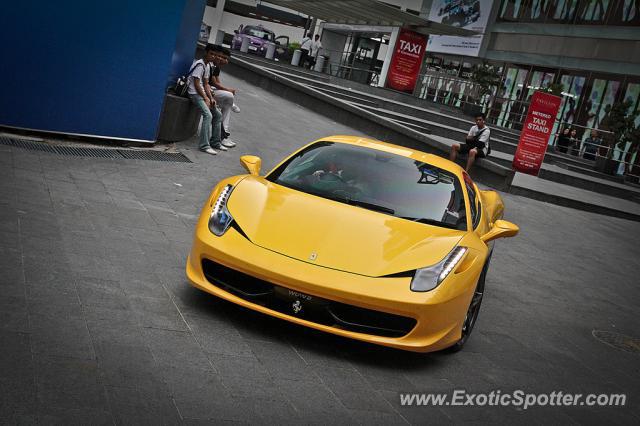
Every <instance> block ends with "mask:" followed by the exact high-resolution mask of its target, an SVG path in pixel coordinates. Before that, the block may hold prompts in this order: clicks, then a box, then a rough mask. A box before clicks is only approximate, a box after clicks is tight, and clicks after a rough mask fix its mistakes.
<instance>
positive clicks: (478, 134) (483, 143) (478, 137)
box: [474, 127, 491, 155]
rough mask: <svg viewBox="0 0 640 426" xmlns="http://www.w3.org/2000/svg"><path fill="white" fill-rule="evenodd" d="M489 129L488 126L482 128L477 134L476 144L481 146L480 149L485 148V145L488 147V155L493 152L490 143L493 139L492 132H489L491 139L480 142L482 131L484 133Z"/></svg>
mask: <svg viewBox="0 0 640 426" xmlns="http://www.w3.org/2000/svg"><path fill="white" fill-rule="evenodd" d="M485 130H487V128H486V127H485V128H483V129H482V130H480V131H479V132H478V133H477V134H476V135H475V136H474V138H475V145H476V146H477V147H479V148H480V149H482V148H484V147H485V146H486V147H487V155H489V154H491V145H490V144H489V141H490V140H491V134H489V139H487V142H486V143H485V142H480V140H479V139H480V135H481V134H482V133H484V131H485Z"/></svg>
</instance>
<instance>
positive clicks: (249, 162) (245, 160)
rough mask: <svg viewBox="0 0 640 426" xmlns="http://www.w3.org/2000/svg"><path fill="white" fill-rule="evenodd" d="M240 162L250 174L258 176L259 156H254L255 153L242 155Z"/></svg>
mask: <svg viewBox="0 0 640 426" xmlns="http://www.w3.org/2000/svg"><path fill="white" fill-rule="evenodd" d="M240 164H242V167H244V168H245V169H246V170H247V171H248V172H249V173H251V174H252V175H254V176H260V166H261V165H262V160H261V159H260V157H256V156H255V155H243V156H242V157H240Z"/></svg>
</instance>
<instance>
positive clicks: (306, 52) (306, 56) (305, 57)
mask: <svg viewBox="0 0 640 426" xmlns="http://www.w3.org/2000/svg"><path fill="white" fill-rule="evenodd" d="M300 51H301V52H302V55H300V62H299V63H298V66H299V67H303V68H304V67H305V66H306V63H307V61H308V60H309V50H307V49H300Z"/></svg>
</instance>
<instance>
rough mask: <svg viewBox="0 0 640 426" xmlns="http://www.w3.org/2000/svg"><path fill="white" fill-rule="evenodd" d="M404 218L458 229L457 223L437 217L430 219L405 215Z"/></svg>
mask: <svg viewBox="0 0 640 426" xmlns="http://www.w3.org/2000/svg"><path fill="white" fill-rule="evenodd" d="M402 219H407V220H410V221H412V222H418V223H426V224H427V225H435V226H442V227H443V228H450V229H457V228H456V226H455V225H452V224H450V223H446V222H441V221H439V220H435V219H429V218H428V217H417V218H416V217H403V218H402Z"/></svg>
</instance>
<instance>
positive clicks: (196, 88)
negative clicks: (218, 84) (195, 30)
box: [187, 45, 222, 155]
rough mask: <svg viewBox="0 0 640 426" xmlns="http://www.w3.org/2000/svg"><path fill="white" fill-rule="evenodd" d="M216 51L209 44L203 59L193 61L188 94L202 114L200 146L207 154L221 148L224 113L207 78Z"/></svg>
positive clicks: (214, 152)
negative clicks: (218, 106)
mask: <svg viewBox="0 0 640 426" xmlns="http://www.w3.org/2000/svg"><path fill="white" fill-rule="evenodd" d="M214 57H215V51H214V48H213V46H212V45H207V47H206V49H205V54H204V58H203V59H199V60H197V61H195V62H194V63H193V65H192V66H191V70H190V72H189V79H188V92H187V93H188V94H189V98H190V99H191V102H193V103H194V104H195V105H196V106H197V107H198V109H199V110H200V113H201V114H202V128H201V129H200V143H199V144H198V148H199V149H200V150H201V151H203V152H206V153H207V154H212V155H215V154H217V152H216V150H215V149H214V148H216V149H220V147H221V145H220V126H221V121H222V114H221V113H220V111H218V108H217V107H216V101H215V100H214V99H213V97H212V96H211V94H210V93H209V90H208V89H209V86H208V84H207V80H208V78H209V70H210V68H209V64H210V63H211V62H213V59H214Z"/></svg>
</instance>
